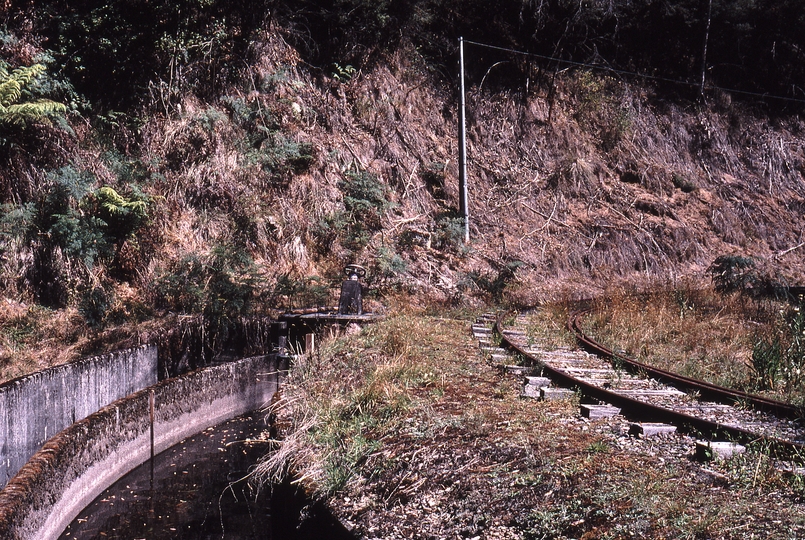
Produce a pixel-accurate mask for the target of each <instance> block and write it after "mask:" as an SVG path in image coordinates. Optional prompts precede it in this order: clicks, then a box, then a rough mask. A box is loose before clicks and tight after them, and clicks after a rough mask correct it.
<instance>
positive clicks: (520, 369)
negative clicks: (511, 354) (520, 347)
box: [503, 365, 534, 376]
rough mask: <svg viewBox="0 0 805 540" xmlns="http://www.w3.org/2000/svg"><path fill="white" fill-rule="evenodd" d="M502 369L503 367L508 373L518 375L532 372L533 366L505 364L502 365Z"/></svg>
mask: <svg viewBox="0 0 805 540" xmlns="http://www.w3.org/2000/svg"><path fill="white" fill-rule="evenodd" d="M503 369H505V370H506V372H507V373H509V374H510V375H519V376H523V375H528V374H530V373H533V372H534V368H533V367H531V366H512V365H507V366H503Z"/></svg>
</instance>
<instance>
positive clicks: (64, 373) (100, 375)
mask: <svg viewBox="0 0 805 540" xmlns="http://www.w3.org/2000/svg"><path fill="white" fill-rule="evenodd" d="M156 382H157V348H156V346H155V345H142V346H140V347H136V348H133V349H126V350H121V351H115V352H112V353H108V354H104V355H100V356H93V357H89V358H84V359H81V360H77V361H75V362H70V363H67V364H62V365H58V366H54V367H51V368H48V369H45V370H42V371H37V372H35V373H30V374H28V375H24V376H22V377H18V378H16V379H12V380H10V381H7V382H4V383H3V384H0V443H2V445H1V448H0V458H1V460H0V488H2V486H5V484H6V483H7V482H8V480H10V479H11V477H13V476H14V475H15V474H16V473H17V472H18V471H19V470H20V468H22V466H23V465H25V463H26V462H27V461H28V460H29V459H30V458H31V457H32V456H33V455H34V454H35V453H36V452H37V450H39V449H40V448H41V447H42V445H43V444H44V443H45V441H47V440H48V439H49V438H50V437H52V436H53V435H55V434H56V433H58V432H60V431H61V430H63V429H65V428H67V427H68V426H70V425H71V424H73V423H75V422H76V421H78V420H81V419H83V418H86V417H87V416H89V415H90V414H92V413H93V412H95V411H97V410H99V409H101V408H102V407H104V406H106V405H109V404H110V403H112V402H113V401H115V400H117V399H120V398H123V397H125V396H127V395H129V394H132V393H134V392H136V391H138V390H141V389H143V388H145V387H147V386H151V385H153V384H156Z"/></svg>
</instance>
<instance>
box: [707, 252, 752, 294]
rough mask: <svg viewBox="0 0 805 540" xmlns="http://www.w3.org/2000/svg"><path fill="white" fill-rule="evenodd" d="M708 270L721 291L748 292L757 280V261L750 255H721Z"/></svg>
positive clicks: (717, 288)
mask: <svg viewBox="0 0 805 540" xmlns="http://www.w3.org/2000/svg"><path fill="white" fill-rule="evenodd" d="M707 272H708V273H709V274H710V276H711V278H712V280H713V283H714V284H715V287H716V290H717V291H718V292H721V293H728V292H733V291H740V292H746V291H747V290H748V289H749V288H750V287H751V286H752V285H754V284H755V283H756V282H757V273H756V272H755V261H754V260H753V259H752V258H750V257H739V256H735V255H721V256H719V257H717V258H716V260H715V261H713V264H712V265H710V268H708V270H707Z"/></svg>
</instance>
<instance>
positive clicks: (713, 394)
mask: <svg viewBox="0 0 805 540" xmlns="http://www.w3.org/2000/svg"><path fill="white" fill-rule="evenodd" d="M590 311H591V310H589V309H587V310H581V311H575V312H573V313H571V315H570V318H569V320H568V329H569V330H570V331H571V332H573V333H574V334H575V335H576V339H577V340H578V341H579V343H581V345H582V346H583V347H584V348H585V349H586V350H587V351H588V352H591V353H593V354H596V355H598V356H602V357H604V358H609V359H612V360H616V359H617V361H618V362H619V363H621V364H622V365H623V366H624V367H626V368H627V369H629V370H630V371H632V372H642V373H646V374H648V375H650V376H651V377H654V378H655V379H657V380H659V381H660V382H664V383H667V384H669V385H671V386H675V387H676V388H678V389H680V390H689V391H694V392H699V395H700V396H701V397H702V398H706V399H707V400H708V401H714V402H717V403H726V404H729V405H735V404H744V405H750V406H751V407H752V408H754V409H757V410H759V411H764V412H767V413H770V414H773V415H774V416H777V417H778V418H787V419H789V420H796V419H798V418H803V411H802V409H801V408H799V407H796V406H794V405H791V404H790V403H784V402H782V401H777V400H774V399H769V398H764V397H762V396H758V395H755V394H749V393H746V392H741V391H740V390H733V389H731V388H724V387H723V386H718V385H716V384H712V383H708V382H705V381H700V380H697V379H692V378H690V377H685V376H683V375H679V374H678V373H673V372H671V371H667V370H664V369H660V368H656V367H653V366H650V365H648V364H644V363H642V362H639V361H637V360H635V359H634V358H631V357H629V356H626V355H624V354H620V353H616V352H615V351H613V350H612V349H609V348H608V347H606V346H605V345H603V344H601V343H599V342H598V341H596V340H594V339H593V338H591V337H590V336H588V335H587V334H585V333H584V330H582V328H581V324H580V320H581V318H582V317H583V316H584V315H587V314H589V313H590Z"/></svg>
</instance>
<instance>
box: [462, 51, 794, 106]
mask: <svg viewBox="0 0 805 540" xmlns="http://www.w3.org/2000/svg"><path fill="white" fill-rule="evenodd" d="M463 41H464V43H468V44H470V45H475V46H477V47H483V48H486V49H492V50H496V51H503V52H508V53H512V54H519V55H522V56H529V57H531V58H539V59H540V60H547V61H549V62H556V63H559V64H565V65H569V66H576V67H586V68H592V69H598V70H601V71H606V72H609V73H615V74H617V75H624V76H630V77H638V78H641V79H646V80H652V81H660V82H666V83H672V84H679V85H683V86H692V87H697V88H698V87H699V83H693V82H690V81H683V80H681V79H671V78H668V77H659V76H657V75H648V74H646V73H638V72H636V71H627V70H623V69H616V68H613V67H610V66H605V65H602V64H590V63H588V62H576V61H574V60H565V59H562V58H556V57H554V56H546V55H543V54H537V53H530V52H526V51H520V50H517V49H511V48H508V47H500V46H498V45H490V44H488V43H480V42H478V41H472V40H469V39H464V40H463ZM705 89H707V90H721V91H723V92H728V93H733V94H744V95H747V96H754V97H759V98H762V99H778V100H781V101H789V102H793V103H805V99H799V98H792V97H785V96H777V95H774V94H766V93H761V92H750V91H748V90H737V89H734V88H722V87H720V86H715V85H708V86H705Z"/></svg>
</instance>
